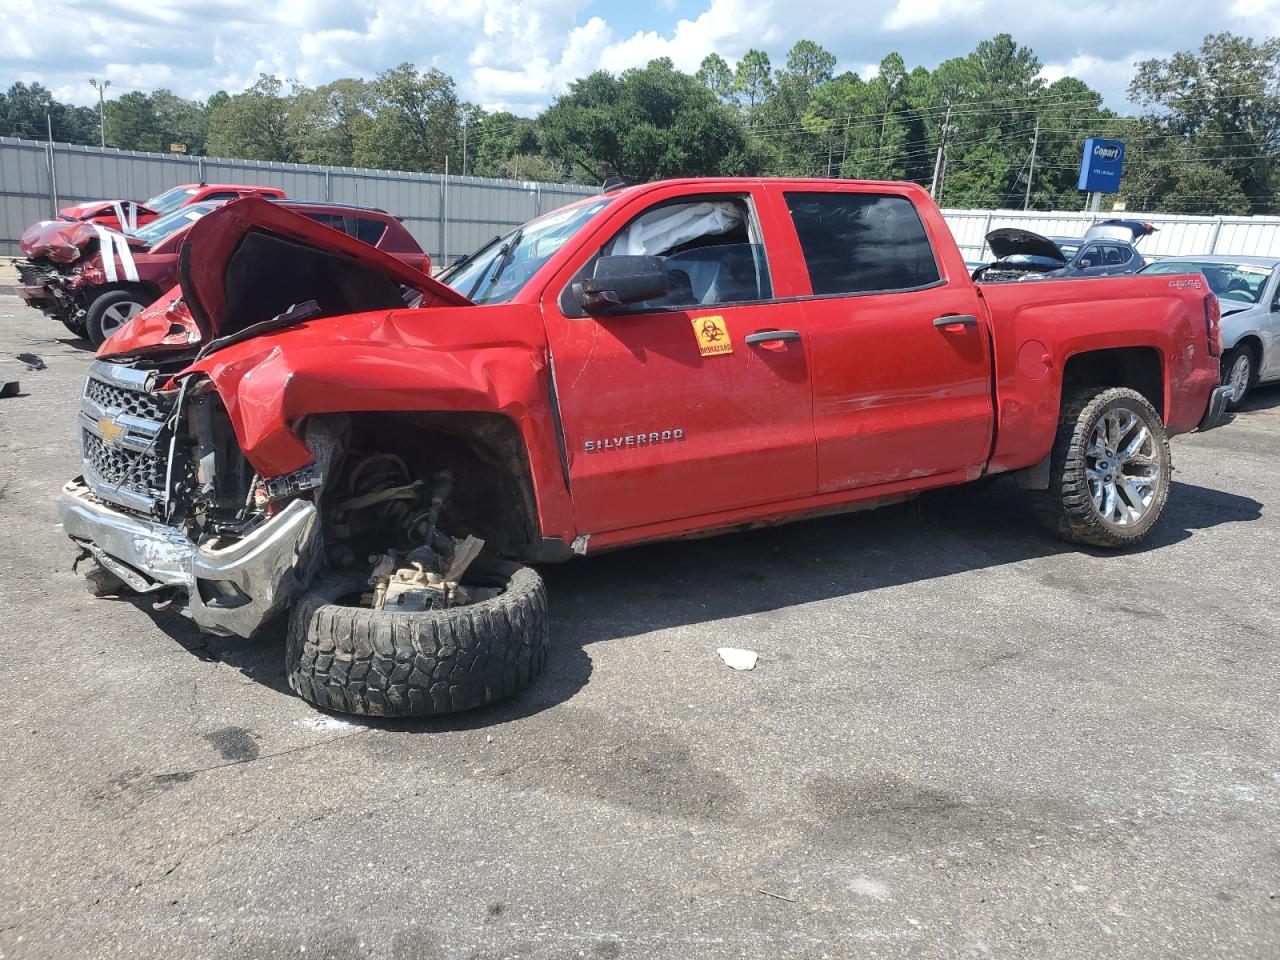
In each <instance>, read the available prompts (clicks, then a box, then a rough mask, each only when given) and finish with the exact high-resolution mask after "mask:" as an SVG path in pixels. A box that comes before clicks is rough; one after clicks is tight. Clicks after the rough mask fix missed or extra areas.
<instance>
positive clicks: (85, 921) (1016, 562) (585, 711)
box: [0, 296, 1280, 960]
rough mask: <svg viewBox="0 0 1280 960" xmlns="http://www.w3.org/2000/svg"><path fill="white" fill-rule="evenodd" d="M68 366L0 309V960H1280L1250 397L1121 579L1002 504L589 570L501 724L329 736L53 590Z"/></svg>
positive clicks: (963, 496) (1272, 500)
mask: <svg viewBox="0 0 1280 960" xmlns="http://www.w3.org/2000/svg"><path fill="white" fill-rule="evenodd" d="M62 336H63V332H62V330H61V328H60V327H58V326H57V325H56V324H54V323H52V322H51V321H48V320H45V319H44V318H42V317H40V316H39V315H37V314H36V313H34V312H32V311H28V310H27V309H26V308H24V307H23V306H22V305H21V304H20V302H19V301H18V300H16V299H15V298H13V297H11V296H0V376H3V377H4V378H7V379H12V378H13V377H14V376H15V375H16V376H17V377H18V378H19V379H21V381H22V386H23V394H22V396H20V397H17V398H12V399H0V579H2V582H3V590H2V591H0V653H2V654H3V659H4V663H5V667H4V669H3V671H2V673H0V677H2V679H0V682H2V683H3V685H4V690H5V694H6V702H7V703H8V705H9V706H8V707H7V708H6V709H5V711H4V728H3V734H2V735H0V782H2V783H3V784H4V786H3V788H2V789H0V957H3V958H6V960H8V958H27V957H51V958H70V957H76V958H89V957H107V956H112V957H114V956H118V955H126V956H129V957H132V958H149V957H157V958H159V957H164V958H172V957H213V958H221V957H255V958H256V957H285V956H289V957H297V956H305V957H308V958H316V957H326V958H333V960H347V958H363V957H371V958H395V960H410V958H414V960H446V958H458V960H463V958H477V960H478V958H499V957H512V958H516V957H518V958H573V957H586V958H626V957H636V958H640V957H644V958H673V960H675V958H680V960H683V958H690V957H697V958H699V960H703V958H739V957H741V958H748V957H751V958H754V957H768V958H777V957H787V958H792V957H796V958H823V957H831V958H840V957H968V956H974V957H987V956H990V957H1035V958H1057V957H1061V958H1084V957H1087V958H1099V957H1123V958H1161V960H1167V958H1174V957H1187V958H1205V957H1232V958H1251V957H1258V958H1263V957H1275V956H1277V953H1278V952H1280V826H1278V825H1280V737H1278V736H1277V730H1276V702H1277V693H1278V692H1280V669H1278V668H1280V655H1278V649H1277V641H1278V640H1280V628H1278V627H1277V621H1278V620H1280V589H1278V588H1280V577H1278V576H1277V572H1276V571H1277V565H1278V561H1280V548H1278V547H1277V543H1278V542H1280V518H1278V514H1277V509H1276V504H1277V501H1280V482H1278V481H1277V479H1276V467H1277V464H1278V463H1280V389H1277V388H1271V389H1264V390H1262V391H1260V392H1259V393H1258V394H1257V395H1256V396H1255V399H1254V400H1253V401H1252V402H1251V404H1250V406H1249V410H1248V411H1247V412H1245V413H1244V414H1243V415H1242V416H1240V417H1239V419H1238V420H1237V421H1236V423H1234V424H1232V425H1231V426H1229V427H1227V428H1225V429H1222V430H1219V431H1215V432H1212V433H1209V434H1205V435H1201V436H1192V437H1183V438H1179V439H1178V440H1176V441H1175V442H1174V450H1173V454H1174V462H1175V465H1176V467H1177V472H1176V475H1175V479H1176V484H1175V486H1174V489H1173V492H1172V497H1171V501H1170V505H1169V509H1168V511H1167V513H1166V515H1165V518H1164V520H1163V521H1162V523H1161V525H1160V526H1159V527H1158V529H1157V531H1156V532H1155V535H1154V536H1153V537H1152V539H1151V540H1150V542H1149V543H1148V544H1147V545H1146V547H1145V548H1144V549H1142V550H1140V551H1138V552H1135V553H1130V554H1127V555H1113V554H1104V553H1100V552H1089V551H1079V550H1073V549H1065V548H1064V547H1063V546H1061V545H1059V544H1057V543H1055V542H1053V541H1050V540H1048V539H1045V538H1044V537H1042V536H1041V535H1040V534H1039V533H1038V532H1037V531H1036V529H1035V527H1034V526H1033V524H1032V523H1031V521H1030V518H1029V517H1028V515H1027V513H1026V511H1025V510H1024V508H1023V507H1022V505H1021V503H1020V501H1019V499H1018V497H1017V495H1016V491H1014V490H1012V489H1010V487H1009V486H1008V485H1007V484H1003V483H995V484H992V485H990V486H987V487H983V488H974V489H964V490H956V491H947V492H942V493H938V494H935V495H931V496H928V497H925V498H923V499H921V500H918V501H916V502H913V503H910V504H906V505H902V506H898V507H894V508H890V509H887V510H883V511H879V512H875V513H864V514H858V515H852V516H848V517H844V518H838V519H828V520H820V521H814V522H807V523H803V524H796V525H791V526H787V527H782V528H777V529H773V530H767V531H759V532H755V533H749V534H742V535H736V536H730V537H722V538H717V539H711V540H704V541H697V542H692V543H684V544H675V545H663V546H655V547H651V548H645V549H640V550H633V551H629V552H622V553H618V554H614V555H608V556H601V557H597V558H590V559H587V560H583V561H577V562H574V563H572V564H569V565H567V566H563V567H558V568H548V569H546V570H545V574H546V576H547V579H548V585H549V591H550V597H551V603H552V611H553V626H552V643H553V647H552V652H551V659H550V664H549V667H548V670H547V672H546V674H545V675H544V676H543V677H542V678H541V680H540V681H539V682H538V683H537V684H536V686H534V687H533V688H532V689H531V690H530V691H528V692H527V693H526V694H524V695H523V696H521V697H520V698H519V699H517V700H514V701H512V702H510V703H507V704H504V705H501V706H499V707H496V708H492V709H488V710H483V711H480V712H477V713H472V714H464V715H460V716H457V717H454V718H452V719H447V720H434V721H424V722H416V723H386V722H381V723H360V722H352V721H350V720H344V719H341V718H338V717H334V716H331V715H327V714H324V713H321V712H319V711H317V710H314V709H312V708H311V707H310V706H308V705H307V704H306V703H304V702H303V701H301V700H299V699H298V698H297V697H295V696H293V695H292V694H290V693H289V691H288V689H287V687H286V685H285V680H284V670H283V663H282V660H283V638H282V635H281V632H280V631H279V630H277V631H275V632H273V633H271V634H270V635H269V636H267V637H266V638H264V639H261V640H258V641H253V642H249V641H242V640H227V639H215V638H207V637H202V636H200V635H199V634H198V633H196V632H195V631H194V630H192V629H191V628H190V626H189V625H188V624H187V623H186V621H184V620H182V619H181V618H177V617H174V616H171V615H169V614H165V613H156V612H154V611H152V610H151V609H150V608H149V607H148V606H147V605H145V604H140V603H131V602H126V601H106V600H93V599H91V598H90V597H89V596H88V594H87V593H86V592H85V591H84V590H83V588H82V587H81V585H80V581H79V579H78V577H77V576H76V575H74V574H73V573H72V572H71V570H70V568H69V566H70V560H71V556H72V554H71V550H70V548H69V546H68V544H67V543H66V541H65V539H64V537H63V535H62V532H61V530H60V529H59V527H58V521H57V516H56V513H55V510H54V499H55V496H56V494H57V491H58V489H59V486H60V485H61V483H62V482H63V481H65V480H66V479H67V478H69V477H71V476H73V475H74V474H75V473H76V472H77V471H78V467H77V463H78V449H77V446H78V445H77V436H76V405H77V392H78V389H79V386H80V382H81V378H82V376H83V374H84V372H85V369H86V367H87V366H88V363H89V354H88V352H87V350H86V349H85V345H83V344H77V343H74V342H71V341H68V340H62V339H59V338H61V337H62ZM22 351H29V352H34V353H36V354H39V355H40V356H41V357H43V359H44V360H45V361H46V362H47V364H48V368H47V369H46V370H42V371H27V370H25V369H24V368H23V367H22V366H21V365H20V364H18V363H16V362H14V361H13V360H12V359H11V358H12V356H13V354H15V353H17V352H22ZM722 646H733V647H746V648H749V649H752V650H755V651H758V652H759V654H760V662H759V665H758V666H757V667H756V669H755V670H754V671H751V672H745V673H739V672H734V671H732V670H730V669H729V668H727V667H726V666H725V665H724V664H723V663H722V662H721V661H720V659H719V657H718V656H717V655H716V648H717V647H722Z"/></svg>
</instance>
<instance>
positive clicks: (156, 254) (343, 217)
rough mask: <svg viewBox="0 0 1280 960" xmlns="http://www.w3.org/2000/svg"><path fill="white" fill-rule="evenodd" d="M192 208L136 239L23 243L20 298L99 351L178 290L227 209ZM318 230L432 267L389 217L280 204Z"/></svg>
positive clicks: (97, 230) (74, 235) (98, 236)
mask: <svg viewBox="0 0 1280 960" xmlns="http://www.w3.org/2000/svg"><path fill="white" fill-rule="evenodd" d="M226 202H227V201H226V199H225V198H223V197H215V198H214V199H206V200H204V201H202V202H200V203H189V204H184V205H182V206H180V207H178V208H177V209H176V210H174V211H173V212H171V213H169V214H167V215H165V216H163V217H160V218H159V219H158V220H153V221H152V222H150V223H148V224H147V225H146V226H144V227H139V228H138V229H137V230H135V231H133V232H130V233H120V232H118V231H115V230H111V229H109V228H107V227H105V226H103V225H102V224H101V223H76V224H66V225H64V226H63V227H62V228H60V229H59V230H58V231H56V232H55V233H54V234H52V235H48V234H42V235H41V239H40V240H39V241H37V240H35V239H31V238H24V241H23V251H24V252H25V253H26V254H27V258H26V259H25V260H22V261H19V262H18V264H17V267H18V274H19V277H20V278H21V280H22V283H21V284H20V285H19V286H18V296H20V297H22V299H23V300H25V301H26V302H27V304H28V305H29V306H32V307H35V308H37V309H39V310H41V311H43V312H44V313H45V314H47V315H48V316H50V317H53V318H55V319H57V320H59V321H60V322H61V323H62V324H63V325H64V326H65V327H66V328H67V329H68V330H70V331H71V332H72V333H74V334H76V335H77V336H81V337H87V338H88V339H89V340H90V341H91V342H92V343H93V345H94V346H95V347H96V346H99V345H101V343H102V342H103V341H104V340H105V339H106V338H107V337H109V336H110V335H111V334H113V333H114V332H115V331H116V330H118V329H119V328H120V327H121V326H122V325H124V324H125V323H126V322H128V321H129V320H130V319H131V318H132V317H134V316H135V315H136V314H138V313H139V312H141V311H142V309H143V308H144V307H147V306H149V305H150V304H152V303H154V302H155V301H156V300H157V299H158V298H159V297H160V295H161V294H162V293H163V292H164V291H166V290H169V289H170V288H172V287H173V286H174V285H175V284H176V283H177V282H178V253H179V251H180V250H181V249H182V244H183V242H184V240H185V238H186V236H187V231H188V230H190V229H191V226H192V224H194V223H195V222H196V221H197V220H199V219H200V218H201V217H203V216H204V215H205V214H207V213H209V212H210V211H212V210H214V209H216V208H217V207H219V206H221V205H222V204H224V203H226ZM274 202H276V203H280V204H282V205H284V206H286V207H289V208H290V209H291V210H295V211H297V212H298V213H300V214H303V215H304V216H307V217H309V218H311V219H312V220H314V221H316V222H317V223H322V224H324V225H325V226H327V227H332V228H334V229H336V230H340V231H342V232H343V233H347V234H350V235H351V236H353V237H356V238H357V239H359V240H362V241H363V242H365V243H369V244H372V245H373V246H376V247H380V248H381V249H383V250H386V251H387V252H389V253H391V254H393V255H394V256H396V257H397V258H398V259H400V260H402V261H404V262H405V263H406V264H408V265H409V266H411V267H413V268H414V269H416V270H426V269H429V267H430V258H428V257H427V255H426V254H425V253H423V251H422V248H421V247H420V246H419V245H418V242H417V241H416V240H415V239H414V238H413V235H412V234H411V233H409V231H408V230H406V229H405V227H404V224H402V223H401V222H400V221H399V220H398V219H396V218H395V217H393V216H391V215H390V214H389V213H387V212H386V211H385V210H379V209H376V208H372V207H357V206H351V205H348V204H339V203H329V202H323V203H321V202H313V201H302V200H275V201H274Z"/></svg>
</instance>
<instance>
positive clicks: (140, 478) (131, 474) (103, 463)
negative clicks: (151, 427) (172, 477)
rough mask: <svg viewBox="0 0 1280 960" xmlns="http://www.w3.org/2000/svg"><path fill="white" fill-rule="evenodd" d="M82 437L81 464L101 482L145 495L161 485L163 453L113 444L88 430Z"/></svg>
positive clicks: (163, 466)
mask: <svg viewBox="0 0 1280 960" xmlns="http://www.w3.org/2000/svg"><path fill="white" fill-rule="evenodd" d="M83 439H84V462H85V466H87V467H89V468H90V469H91V470H92V471H93V472H94V473H95V474H96V475H97V479H98V480H101V481H102V482H103V483H104V484H107V485H109V486H111V487H122V488H124V489H125V490H130V491H133V492H134V493H140V494H147V495H150V494H151V493H152V492H157V493H158V492H160V491H162V490H163V489H164V471H165V460H164V458H163V457H159V456H149V455H147V454H145V453H137V452H135V451H133V450H126V449H123V448H121V447H113V446H111V445H110V444H108V443H107V442H106V441H105V440H103V439H102V438H101V437H97V436H95V435H94V434H93V433H91V432H90V431H89V430H85V431H84V432H83Z"/></svg>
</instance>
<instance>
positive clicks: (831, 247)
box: [785, 192, 940, 295]
mask: <svg viewBox="0 0 1280 960" xmlns="http://www.w3.org/2000/svg"><path fill="white" fill-rule="evenodd" d="M785 196H786V201H787V207H788V209H789V210H790V211H791V220H792V222H793V223H794V224H795V227H796V233H797V235H798V236H799V238H800V247H801V250H802V251H803V252H804V259H805V264H806V266H807V267H808V269H809V282H810V284H811V285H812V287H813V292H814V293H816V294H819V295H830V294H841V293H875V292H886V291H894V290H911V289H914V288H917V287H923V286H927V285H929V284H931V283H936V282H937V281H938V280H939V279H940V277H939V273H938V262H937V260H936V259H935V258H934V256H933V247H932V246H930V244H929V237H928V235H927V234H926V233H925V230H924V224H923V223H921V222H920V215H919V214H918V213H917V212H916V208H915V205H914V204H912V202H911V201H910V200H908V199H907V198H906V197H897V196H888V195H884V194H875V193H843V192H840V193H787V194H786V195H785Z"/></svg>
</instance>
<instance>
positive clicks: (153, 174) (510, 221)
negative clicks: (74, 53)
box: [0, 137, 598, 265]
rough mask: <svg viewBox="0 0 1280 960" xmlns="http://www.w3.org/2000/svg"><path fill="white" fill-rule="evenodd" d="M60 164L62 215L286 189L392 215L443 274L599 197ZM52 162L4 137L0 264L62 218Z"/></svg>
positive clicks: (114, 163) (476, 185)
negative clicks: (195, 195) (89, 204)
mask: <svg viewBox="0 0 1280 960" xmlns="http://www.w3.org/2000/svg"><path fill="white" fill-rule="evenodd" d="M53 156H54V173H55V175H56V184H57V198H58V206H68V205H70V204H74V203H80V202H82V201H86V200H115V199H120V198H124V199H130V200H133V199H137V200H144V199H146V198H147V197H154V196H156V195H157V194H160V193H163V192H164V191H165V190H168V189H169V188H170V187H172V186H175V185H177V184H180V183H198V182H201V181H202V180H203V182H205V183H236V184H259V185H262V186H267V187H279V188H280V189H282V190H284V191H285V193H287V194H288V195H289V196H290V197H293V198H295V199H299V200H333V201H336V202H339V203H352V204H357V205H359V206H368V207H379V208H381V209H383V210H386V211H387V212H388V213H392V214H394V215H396V216H398V217H400V218H401V219H402V220H403V221H404V225H405V227H406V228H407V229H408V230H409V232H410V233H412V234H413V235H414V237H416V238H417V240H418V242H419V243H420V244H422V248H423V249H424V250H426V251H427V253H429V254H430V255H431V259H432V260H433V262H435V263H436V264H437V265H440V264H441V263H442V262H451V261H453V260H456V259H458V258H459V257H461V256H463V255H465V254H467V253H470V252H471V251H472V250H474V249H475V248H476V247H477V246H479V245H480V244H481V243H483V242H484V241H486V240H488V239H489V238H490V237H492V236H494V235H495V234H500V233H505V232H506V231H508V230H510V229H511V228H513V227H516V226H519V225H520V224H522V223H524V222H525V221H526V220H528V219H530V218H531V217H533V216H536V215H537V214H538V213H546V212H547V211H549V210H554V209H555V208H556V207H560V206H563V205H564V204H566V203H572V202H573V201H574V200H577V199H579V198H581V197H585V196H591V195H593V194H595V193H597V192H598V190H597V189H596V188H594V187H587V186H579V185H577V184H535V183H527V182H522V181H515V180H490V179H486V178H481V177H448V178H444V177H441V176H440V175H438V174H430V173H408V172H403V171H396V170H366V169H360V168H355V167H322V166H317V165H313V164H296V163H274V162H268V161H259V160H230V159H227V158H224V157H184V156H180V155H174V154H163V153H138V152H135V151H130V150H115V149H111V148H108V149H105V150H104V149H102V148H100V147H87V146H75V145H70V144H65V143H58V144H54V145H53ZM48 157H49V148H48V146H47V145H46V144H44V143H40V142H37V141H31V140H17V139H13V138H10V137H0V255H7V256H14V255H18V254H20V251H19V249H18V239H19V238H20V237H21V236H22V231H23V230H25V229H26V228H27V227H28V226H30V225H31V224H32V223H34V222H35V221H37V220H44V219H48V218H49V217H51V216H53V214H54V212H55V207H54V204H53V196H52V191H51V184H50V177H49V162H48ZM446 194H447V201H446ZM446 223H447V230H446V228H445V225H446ZM442 254H444V256H442Z"/></svg>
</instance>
